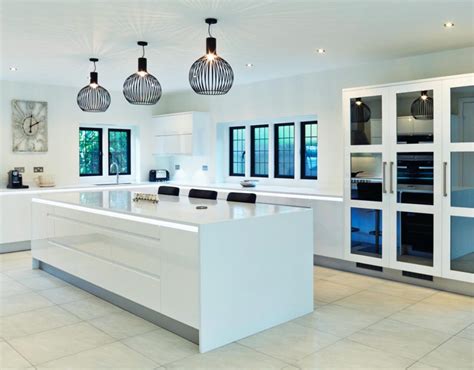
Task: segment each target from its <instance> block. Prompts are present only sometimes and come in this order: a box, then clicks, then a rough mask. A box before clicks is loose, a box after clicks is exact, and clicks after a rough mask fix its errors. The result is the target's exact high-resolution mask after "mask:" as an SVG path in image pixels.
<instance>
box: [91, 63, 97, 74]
mask: <svg viewBox="0 0 474 370" xmlns="http://www.w3.org/2000/svg"><path fill="white" fill-rule="evenodd" d="M92 63H94V72H95V70H96V67H95V62H92Z"/></svg>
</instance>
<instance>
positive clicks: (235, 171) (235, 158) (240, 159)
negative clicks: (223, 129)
mask: <svg viewBox="0 0 474 370" xmlns="http://www.w3.org/2000/svg"><path fill="white" fill-rule="evenodd" d="M229 144H230V158H229V168H230V171H229V175H230V176H245V127H231V128H230V130H229Z"/></svg>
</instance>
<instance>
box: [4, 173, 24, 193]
mask: <svg viewBox="0 0 474 370" xmlns="http://www.w3.org/2000/svg"><path fill="white" fill-rule="evenodd" d="M7 188H8V189H28V185H23V176H22V175H21V173H20V171H17V170H11V171H8V185H7Z"/></svg>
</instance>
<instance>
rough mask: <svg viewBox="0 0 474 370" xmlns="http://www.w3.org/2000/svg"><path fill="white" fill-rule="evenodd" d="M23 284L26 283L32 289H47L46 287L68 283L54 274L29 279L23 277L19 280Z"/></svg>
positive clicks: (50, 287)
mask: <svg viewBox="0 0 474 370" xmlns="http://www.w3.org/2000/svg"><path fill="white" fill-rule="evenodd" d="M19 281H20V282H21V284H23V285H25V286H26V287H28V288H30V289H32V290H45V289H53V288H58V287H62V286H65V285H68V284H67V283H66V282H64V281H63V280H61V279H58V278H56V277H54V276H51V275H48V276H36V277H32V278H29V279H21V280H19Z"/></svg>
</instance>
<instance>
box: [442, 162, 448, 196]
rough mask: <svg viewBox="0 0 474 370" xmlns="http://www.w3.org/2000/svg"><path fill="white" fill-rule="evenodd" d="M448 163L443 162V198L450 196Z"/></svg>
mask: <svg viewBox="0 0 474 370" xmlns="http://www.w3.org/2000/svg"><path fill="white" fill-rule="evenodd" d="M447 169H448V162H443V196H444V197H447V196H448V191H447V179H446V177H447V174H448V171H447Z"/></svg>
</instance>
